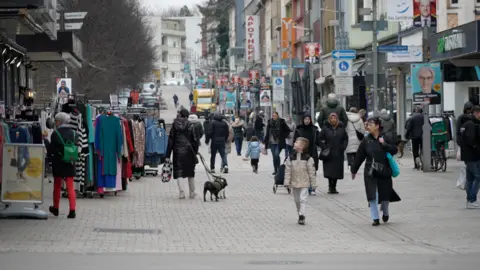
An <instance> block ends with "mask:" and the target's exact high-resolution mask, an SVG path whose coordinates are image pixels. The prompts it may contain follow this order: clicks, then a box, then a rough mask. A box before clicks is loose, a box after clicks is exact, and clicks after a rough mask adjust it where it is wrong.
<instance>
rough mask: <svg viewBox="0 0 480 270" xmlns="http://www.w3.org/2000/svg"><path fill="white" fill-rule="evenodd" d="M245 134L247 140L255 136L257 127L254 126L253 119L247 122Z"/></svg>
mask: <svg viewBox="0 0 480 270" xmlns="http://www.w3.org/2000/svg"><path fill="white" fill-rule="evenodd" d="M244 134H245V139H246V140H247V142H249V141H251V140H252V137H253V136H255V128H254V127H253V123H252V121H250V122H249V123H248V124H247V128H246V129H245V131H244ZM255 137H256V136H255ZM257 140H258V137H257Z"/></svg>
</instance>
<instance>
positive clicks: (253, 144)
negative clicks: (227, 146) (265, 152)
mask: <svg viewBox="0 0 480 270" xmlns="http://www.w3.org/2000/svg"><path fill="white" fill-rule="evenodd" d="M260 152H261V149H260V142H259V141H258V138H257V136H252V138H251V141H250V142H248V149H247V153H246V154H245V158H250V165H252V169H253V172H254V173H258V161H259V160H260Z"/></svg>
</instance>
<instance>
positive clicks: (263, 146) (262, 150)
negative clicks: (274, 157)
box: [260, 143, 268, 155]
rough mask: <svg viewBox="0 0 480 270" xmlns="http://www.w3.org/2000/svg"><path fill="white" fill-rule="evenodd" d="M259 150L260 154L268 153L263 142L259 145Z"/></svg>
mask: <svg viewBox="0 0 480 270" xmlns="http://www.w3.org/2000/svg"><path fill="white" fill-rule="evenodd" d="M260 151H261V153H262V154H264V155H268V151H267V148H265V144H263V143H262V144H261V145H260Z"/></svg>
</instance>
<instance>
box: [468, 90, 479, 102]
mask: <svg viewBox="0 0 480 270" xmlns="http://www.w3.org/2000/svg"><path fill="white" fill-rule="evenodd" d="M468 101H470V102H472V103H473V105H480V87H469V88H468Z"/></svg>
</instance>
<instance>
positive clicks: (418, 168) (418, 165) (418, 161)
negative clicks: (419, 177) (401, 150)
mask: <svg viewBox="0 0 480 270" xmlns="http://www.w3.org/2000/svg"><path fill="white" fill-rule="evenodd" d="M421 167H422V161H421V160H420V157H417V158H416V159H415V169H417V170H420V169H421Z"/></svg>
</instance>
